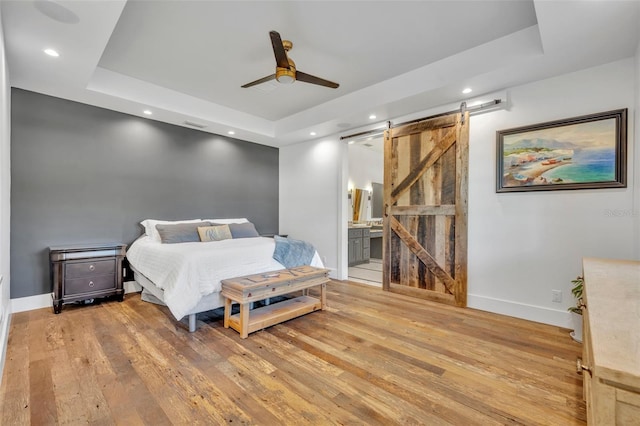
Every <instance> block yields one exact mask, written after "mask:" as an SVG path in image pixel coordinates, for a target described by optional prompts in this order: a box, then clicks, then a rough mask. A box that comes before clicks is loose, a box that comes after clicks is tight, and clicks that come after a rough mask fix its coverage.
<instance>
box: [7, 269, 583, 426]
mask: <svg viewBox="0 0 640 426" xmlns="http://www.w3.org/2000/svg"><path fill="white" fill-rule="evenodd" d="M328 290H329V291H328V305H329V309H328V310H327V311H323V312H315V313H311V314H309V315H306V316H304V317H301V318H297V319H294V320H291V321H288V322H286V323H284V324H281V325H277V326H274V327H271V328H268V329H266V330H264V331H260V332H257V333H255V334H251V335H250V336H249V338H248V339H245V340H241V339H240V338H239V335H238V333H236V332H235V331H233V330H231V329H224V328H223V327H222V319H221V317H217V316H216V317H213V318H211V319H209V320H208V321H207V322H206V323H202V322H199V329H198V331H197V332H196V333H191V334H190V333H189V332H188V331H187V326H186V325H185V324H181V323H177V322H176V321H174V320H173V318H172V317H171V314H170V313H169V312H168V310H167V309H166V308H164V307H159V306H156V305H152V304H149V303H146V302H142V301H141V300H140V296H139V295H138V294H130V295H127V296H126V300H125V301H124V302H123V303H118V302H115V301H114V302H105V303H102V304H100V305H90V306H65V308H64V310H63V312H62V314H60V315H54V314H53V313H52V310H51V309H41V310H37V311H31V312H23V313H18V314H15V315H13V318H12V323H11V330H10V336H9V344H8V350H7V360H6V365H5V369H4V377H3V380H2V387H1V389H0V413H1V414H0V416H1V417H0V424H2V425H28V424H32V425H49V424H51V425H53V424H65V425H66V424H72V425H75V424H87V423H90V424H96V425H98V424H99V425H109V424H122V425H136V424H147V425H165V424H166V425H169V424H176V425H183V424H203V425H215V424H227V425H234V424H260V425H279V424H296V425H299V424H321V425H325V424H344V425H358V424H365V425H375V424H381V425H390V424H402V425H409V424H426V425H438V424H454V425H474V424H477V425H504V424H510V425H515V424H527V425H537V424H547V425H571V424H585V407H584V402H583V401H582V380H581V378H580V377H579V376H577V375H576V374H575V372H574V368H575V367H574V365H575V359H576V356H578V355H579V353H580V345H579V344H577V343H574V342H573V341H572V340H571V339H570V338H569V336H568V330H564V329H560V328H557V327H551V326H546V325H541V324H537V323H532V322H527V321H523V320H518V319H513V318H509V317H504V316H500V315H495V314H489V313H485V312H480V311H476V310H472V309H460V308H454V307H448V306H444V305H440V304H435V303H431V302H426V301H419V300H414V299H410V298H407V297H404V296H399V295H394V294H390V293H384V292H382V291H381V290H379V289H377V288H374V287H371V286H366V285H359V284H353V283H347V282H332V283H330V284H329V285H328Z"/></svg>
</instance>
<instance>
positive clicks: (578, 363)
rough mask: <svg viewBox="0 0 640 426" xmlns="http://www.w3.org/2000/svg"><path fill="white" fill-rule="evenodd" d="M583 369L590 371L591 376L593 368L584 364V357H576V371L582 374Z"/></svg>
mask: <svg viewBox="0 0 640 426" xmlns="http://www.w3.org/2000/svg"><path fill="white" fill-rule="evenodd" d="M583 371H586V372H587V373H589V375H590V376H591V374H592V373H591V368H590V367H588V366H586V365H584V364H583V363H582V359H581V358H577V359H576V373H578V374H582V372H583Z"/></svg>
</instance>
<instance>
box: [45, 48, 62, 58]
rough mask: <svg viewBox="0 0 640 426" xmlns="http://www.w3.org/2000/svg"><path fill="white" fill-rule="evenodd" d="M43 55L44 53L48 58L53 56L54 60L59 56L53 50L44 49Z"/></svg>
mask: <svg viewBox="0 0 640 426" xmlns="http://www.w3.org/2000/svg"><path fill="white" fill-rule="evenodd" d="M44 53H46V54H47V55H49V56H53V57H54V58H57V57H58V56H60V54H59V53H58V52H56V51H55V50H53V49H44Z"/></svg>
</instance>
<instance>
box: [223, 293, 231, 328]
mask: <svg viewBox="0 0 640 426" xmlns="http://www.w3.org/2000/svg"><path fill="white" fill-rule="evenodd" d="M232 304H233V302H231V299H229V298H228V297H227V298H225V299H224V328H229V318H230V317H231V305H232Z"/></svg>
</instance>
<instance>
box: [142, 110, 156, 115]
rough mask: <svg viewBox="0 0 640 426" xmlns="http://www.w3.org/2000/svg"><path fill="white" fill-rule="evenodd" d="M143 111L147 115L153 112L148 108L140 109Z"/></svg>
mask: <svg viewBox="0 0 640 426" xmlns="http://www.w3.org/2000/svg"><path fill="white" fill-rule="evenodd" d="M142 112H143V113H145V114H147V115H151V114H153V113H152V112H151V111H149V110H148V109H145V110H144V111H142Z"/></svg>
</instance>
